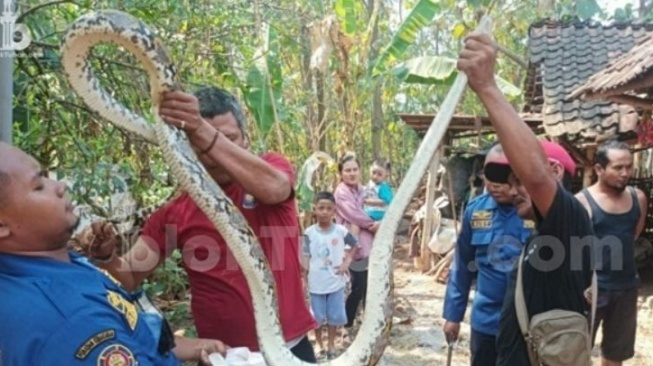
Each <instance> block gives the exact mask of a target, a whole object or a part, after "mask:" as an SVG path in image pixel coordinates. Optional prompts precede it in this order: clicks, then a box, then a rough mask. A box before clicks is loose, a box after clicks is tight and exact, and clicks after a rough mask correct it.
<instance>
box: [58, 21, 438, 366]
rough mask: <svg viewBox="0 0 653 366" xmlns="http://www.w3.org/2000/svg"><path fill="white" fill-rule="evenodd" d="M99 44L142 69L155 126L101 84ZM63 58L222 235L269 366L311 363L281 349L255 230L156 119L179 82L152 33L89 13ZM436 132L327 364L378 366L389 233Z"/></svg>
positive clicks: (176, 133) (93, 105)
mask: <svg viewBox="0 0 653 366" xmlns="http://www.w3.org/2000/svg"><path fill="white" fill-rule="evenodd" d="M101 42H109V43H114V44H117V45H119V46H122V47H124V49H126V50H128V51H130V52H131V53H133V54H134V55H135V56H136V57H137V58H138V60H139V61H140V62H141V63H142V64H143V66H144V68H145V70H146V71H147V73H148V76H149V82H150V91H151V100H152V109H153V111H152V112H153V116H154V120H155V121H154V123H149V122H148V121H146V120H145V119H144V118H142V117H140V116H138V115H136V114H135V113H133V112H132V111H130V110H128V109H127V108H125V107H124V106H122V105H121V104H120V103H118V102H117V101H116V100H115V99H114V98H113V97H112V96H111V95H110V94H109V93H108V92H106V91H105V90H104V89H103V88H102V87H101V86H100V82H99V80H98V79H97V78H96V77H95V76H94V74H93V71H92V69H91V63H90V61H89V54H90V52H91V50H92V49H93V47H95V46H96V45H97V44H99V43H101ZM61 53H62V56H61V57H62V65H63V68H64V73H65V76H66V78H67V79H68V82H69V84H70V86H71V87H72V89H73V90H74V91H75V92H76V93H77V94H78V95H79V96H80V97H81V98H82V99H83V100H84V102H85V103H86V104H87V105H88V107H89V108H90V109H91V110H93V111H96V112H97V113H98V114H99V115H100V116H102V117H103V118H105V119H107V120H108V121H109V122H111V123H112V124H114V125H116V126H118V127H121V128H124V129H126V130H128V131H130V132H132V133H134V134H136V135H139V136H140V137H142V138H143V139H145V140H146V141H148V142H150V143H153V144H155V145H157V146H158V147H159V148H160V149H161V150H162V153H163V156H164V158H165V160H166V161H167V162H168V163H169V164H170V169H171V170H172V174H173V175H174V176H175V177H176V178H177V179H178V181H179V184H180V186H181V187H182V189H184V190H185V191H186V192H188V193H189V195H190V197H191V198H192V199H193V200H194V201H195V202H196V203H197V205H198V206H199V207H200V209H201V210H202V211H203V212H204V213H205V214H206V215H207V217H208V218H209V219H210V220H211V222H212V223H213V224H214V225H215V228H216V229H217V230H218V231H219V232H220V234H221V235H222V236H223V237H224V239H225V241H226V243H227V246H228V247H229V249H230V250H231V252H232V253H233V255H234V257H235V259H236V260H237V261H238V264H239V265H240V267H241V269H242V271H243V274H244V275H245V278H246V280H247V284H248V285H249V289H250V291H251V295H252V300H253V305H254V316H255V319H256V330H257V334H258V339H259V343H260V346H261V347H260V348H261V352H262V353H263V356H264V358H265V360H266V363H267V364H268V365H270V366H299V365H310V363H306V362H303V361H301V360H299V359H297V358H296V357H295V356H294V355H293V354H292V353H291V352H290V350H289V349H288V348H287V347H285V341H284V339H283V336H282V333H281V327H280V325H279V318H278V309H277V307H278V305H277V301H276V297H275V283H274V278H273V277H272V274H271V271H270V268H269V265H268V262H267V260H266V257H265V255H264V254H263V251H262V250H261V248H260V246H259V243H258V240H257V238H256V236H255V235H254V233H253V231H252V230H251V228H250V227H249V226H248V224H247V222H246V221H245V219H244V217H243V215H242V214H241V213H240V212H239V210H238V209H237V208H236V206H234V204H233V203H232V202H231V200H230V199H229V198H228V197H226V196H225V194H224V193H223V191H222V190H221V189H220V187H219V186H218V185H217V184H216V183H215V181H214V180H213V179H212V178H211V177H210V176H209V175H208V173H207V172H206V170H205V169H204V167H203V166H202V165H201V163H200V162H199V160H198V159H197V157H196V155H195V153H194V152H193V150H192V148H191V147H190V144H189V142H188V140H187V138H186V136H185V134H184V132H183V131H181V130H178V129H177V128H174V127H171V126H169V125H167V124H166V123H164V122H163V121H162V119H161V118H160V116H159V113H158V112H159V110H158V108H159V106H158V101H159V98H160V96H161V94H162V93H163V92H166V91H171V90H174V89H176V88H177V85H178V84H177V81H176V69H175V66H174V64H173V62H172V60H171V59H170V57H169V56H168V53H167V52H166V50H165V48H164V47H163V45H162V44H161V42H160V41H159V40H158V39H157V37H156V35H155V33H154V32H153V31H152V29H151V28H150V27H149V26H148V25H147V24H145V23H143V22H142V21H140V20H139V19H137V18H135V17H133V16H131V15H129V14H126V13H123V12H120V11H115V10H101V11H93V12H90V13H87V14H85V15H83V16H81V17H79V18H78V19H76V20H75V21H74V22H73V23H72V24H71V25H70V26H69V27H68V28H67V30H66V31H65V33H64V35H63V38H62V40H61ZM432 127H433V126H432ZM438 133H439V132H433V131H431V130H430V131H429V133H427V136H426V137H425V139H424V141H423V142H422V144H421V146H420V148H419V150H418V152H417V155H416V157H415V161H414V163H413V164H412V165H411V167H410V169H409V171H408V173H407V175H406V179H405V180H404V181H403V182H402V184H401V186H400V187H399V188H398V190H397V194H396V196H395V199H394V201H393V202H392V204H391V206H390V208H389V210H388V211H387V213H386V217H385V219H384V220H383V223H382V224H381V226H380V228H379V230H378V232H377V235H376V239H375V240H374V244H373V248H372V251H371V254H370V265H369V279H370V281H369V284H368V290H367V297H366V305H365V311H364V315H363V321H362V325H361V327H360V330H359V332H358V336H357V337H356V338H355V339H354V341H353V343H352V344H351V345H350V346H349V348H348V349H347V350H346V351H345V352H344V353H343V354H341V355H340V356H339V357H338V358H336V359H334V360H330V361H328V362H327V363H328V364H330V365H335V366H358V365H361V366H362V365H375V364H376V363H377V362H378V361H379V359H380V357H381V355H382V353H383V351H384V349H385V346H386V344H387V341H388V339H389V335H390V328H391V325H392V288H393V286H392V253H393V246H394V233H395V231H396V230H397V227H398V225H399V223H400V221H401V218H402V215H403V212H404V211H405V209H406V207H407V206H408V204H409V202H410V200H411V198H412V195H413V193H414V192H415V190H416V189H417V186H418V184H419V181H420V178H421V177H422V176H423V175H424V173H425V171H426V168H427V166H428V164H429V162H430V160H431V159H432V157H433V155H434V153H435V150H436V148H437V143H434V140H435V139H436V138H437V134H438ZM427 138H429V139H427ZM440 138H441V136H440V137H439V138H437V140H435V141H440V140H439V139H440ZM216 311H220V309H216Z"/></svg>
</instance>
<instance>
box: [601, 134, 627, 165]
mask: <svg viewBox="0 0 653 366" xmlns="http://www.w3.org/2000/svg"><path fill="white" fill-rule="evenodd" d="M610 150H626V151H630V146H628V144H627V143H625V142H622V141H617V140H609V141H606V142H605V143H603V144H601V145H600V146H599V147H598V148H597V149H596V159H595V160H596V163H597V164H599V165H600V166H602V167H603V168H605V167H606V166H608V163H610V159H609V158H608V152H609V151H610Z"/></svg>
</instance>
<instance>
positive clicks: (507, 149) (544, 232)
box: [458, 33, 593, 366]
mask: <svg viewBox="0 0 653 366" xmlns="http://www.w3.org/2000/svg"><path fill="white" fill-rule="evenodd" d="M497 49H498V47H497V46H496V45H495V44H494V42H493V41H492V40H491V39H490V37H489V36H488V35H486V34H480V33H472V34H470V35H469V36H468V37H467V38H466V39H465V48H464V49H463V50H462V51H461V53H460V58H459V60H458V68H459V69H460V70H461V71H462V72H464V73H465V74H466V75H467V76H468V80H469V86H470V87H471V88H472V90H474V92H475V93H476V94H477V96H478V97H479V99H480V100H481V102H482V103H483V104H484V106H485V108H486V109H487V112H488V115H489V117H490V120H491V122H492V125H493V126H494V128H495V130H496V133H497V135H498V138H499V142H500V143H501V145H502V147H503V151H504V154H505V156H506V160H505V164H509V165H510V167H511V169H512V174H511V175H510V177H509V184H510V185H511V195H512V197H513V203H514V205H515V206H516V207H517V210H518V213H519V215H520V216H521V217H523V218H527V219H532V220H535V221H536V229H537V232H536V234H535V235H534V236H533V237H532V238H531V240H530V241H529V243H528V244H527V246H526V255H525V258H524V266H523V269H522V271H523V281H524V297H525V302H526V308H527V310H528V314H529V316H530V317H533V316H534V315H536V314H540V313H543V312H545V311H548V310H553V309H563V310H571V311H576V312H578V313H582V314H587V311H588V310H589V306H588V304H587V302H586V301H585V298H584V296H583V291H584V290H585V289H586V288H587V287H588V286H589V285H590V282H591V271H590V270H589V268H590V260H589V254H590V250H589V248H590V247H591V246H592V243H593V242H592V240H593V239H592V238H593V231H592V227H591V225H590V221H589V218H588V215H587V212H586V211H585V209H584V208H583V206H582V205H581V204H580V203H579V202H578V201H577V200H576V199H575V198H574V196H573V195H572V194H571V192H569V191H568V189H569V182H570V181H571V177H572V176H573V174H574V173H575V169H576V165H575V163H574V162H573V160H572V159H571V157H570V156H569V154H568V153H567V152H566V151H565V150H564V149H563V148H562V147H561V146H560V145H558V144H556V143H552V142H546V141H543V142H541V141H539V140H538V139H537V137H536V136H535V134H534V133H533V132H532V131H531V129H530V128H529V127H528V126H527V125H526V124H525V123H524V122H523V121H522V120H521V119H520V117H519V115H518V114H517V113H516V112H515V109H514V108H513V107H512V106H511V105H510V103H508V101H507V100H506V99H505V97H504V96H503V94H502V92H501V91H500V90H499V88H498V86H497V84H496V81H495V78H494V65H495V61H496V54H497ZM515 280H516V267H515V271H514V272H513V273H512V275H511V278H510V280H509V283H508V289H507V291H506V297H505V299H504V303H503V304H504V305H503V309H502V311H501V320H500V324H499V334H498V336H497V351H498V361H497V364H498V365H506V366H524V365H529V364H530V362H529V358H528V352H527V349H526V343H525V341H524V338H523V336H522V334H521V330H520V329H519V324H518V321H517V314H516V311H515V304H514V294H515V282H516V281H515Z"/></svg>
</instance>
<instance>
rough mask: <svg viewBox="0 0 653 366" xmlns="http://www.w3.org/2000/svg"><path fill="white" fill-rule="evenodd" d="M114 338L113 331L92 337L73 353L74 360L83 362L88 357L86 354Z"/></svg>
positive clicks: (109, 330)
mask: <svg viewBox="0 0 653 366" xmlns="http://www.w3.org/2000/svg"><path fill="white" fill-rule="evenodd" d="M114 338H116V331H115V330H113V329H106V330H103V331H101V332H100V333H97V334H94V335H92V336H91V337H90V338H88V339H87V340H86V342H84V344H82V346H81V347H79V348H78V349H77V352H75V358H76V359H78V360H84V359H86V357H88V354H89V353H91V351H93V350H94V349H95V348H96V347H97V346H99V345H100V344H102V343H103V342H106V341H108V340H111V339H114Z"/></svg>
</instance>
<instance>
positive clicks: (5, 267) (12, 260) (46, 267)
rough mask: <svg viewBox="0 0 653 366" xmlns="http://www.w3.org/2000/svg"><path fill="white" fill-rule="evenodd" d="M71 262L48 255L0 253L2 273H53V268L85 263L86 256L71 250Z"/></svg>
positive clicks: (26, 275)
mask: <svg viewBox="0 0 653 366" xmlns="http://www.w3.org/2000/svg"><path fill="white" fill-rule="evenodd" d="M68 254H69V255H70V261H71V263H67V262H62V261H60V260H56V259H52V258H48V257H35V256H27V255H17V254H8V253H0V273H4V274H8V275H14V276H25V277H32V276H39V275H41V274H46V273H47V274H51V273H52V272H51V271H52V270H53V269H59V268H62V267H66V266H70V265H74V264H83V260H84V257H82V256H80V255H79V254H77V253H75V252H71V251H69V252H68ZM86 265H87V266H90V264H86Z"/></svg>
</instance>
